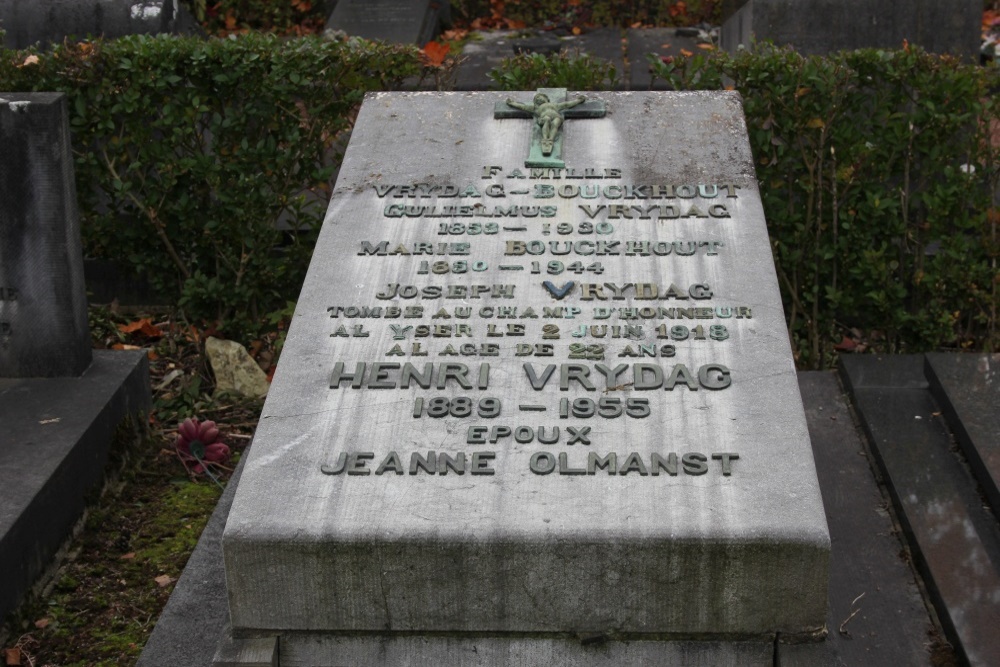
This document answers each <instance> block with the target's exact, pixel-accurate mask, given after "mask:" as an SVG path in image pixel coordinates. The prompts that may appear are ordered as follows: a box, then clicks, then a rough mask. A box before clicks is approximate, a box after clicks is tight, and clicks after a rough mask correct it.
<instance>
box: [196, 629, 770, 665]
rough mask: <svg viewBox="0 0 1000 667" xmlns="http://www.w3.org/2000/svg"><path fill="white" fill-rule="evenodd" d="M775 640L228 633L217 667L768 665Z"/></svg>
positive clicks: (596, 636) (597, 636)
mask: <svg viewBox="0 0 1000 667" xmlns="http://www.w3.org/2000/svg"><path fill="white" fill-rule="evenodd" d="M773 664H774V641H773V640H770V641H768V640H763V639H759V640H756V641H730V642H721V641H716V642H710V641H654V640H621V639H611V640H609V639H607V638H606V637H602V636H600V635H595V636H593V637H583V638H579V637H572V636H570V637H502V636H493V637H488V636H487V637H459V636H427V635H420V636H412V635H410V636H408V635H395V636H389V635H364V636H350V635H348V636H332V635H315V636H310V635H308V634H287V635H282V636H281V638H280V640H279V639H278V638H276V637H272V638H269V639H264V638H258V639H242V640H240V639H237V640H233V639H232V638H231V637H228V636H227V637H226V638H225V639H224V640H223V643H222V645H221V646H220V648H219V651H218V653H217V654H216V660H215V662H214V663H213V666H214V667H272V666H273V667H285V666H286V665H315V666H316V667H333V666H334V665H380V666H381V665H384V666H386V667H389V666H399V667H402V666H403V665H455V666H461V667H465V666H466V665H468V666H469V667H472V665H475V666H476V667H508V666H510V665H525V666H527V665H573V666H574V667H610V666H611V665H664V666H666V665H672V666H679V667H771V666H772V665H773Z"/></svg>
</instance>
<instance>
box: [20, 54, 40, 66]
mask: <svg viewBox="0 0 1000 667" xmlns="http://www.w3.org/2000/svg"><path fill="white" fill-rule="evenodd" d="M37 64H38V56H36V55H30V56H28V57H27V58H25V59H24V62H23V63H21V67H24V66H25V65H37Z"/></svg>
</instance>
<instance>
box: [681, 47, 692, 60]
mask: <svg viewBox="0 0 1000 667" xmlns="http://www.w3.org/2000/svg"><path fill="white" fill-rule="evenodd" d="M681 55H682V56H684V57H685V58H690V57H691V56H693V55H694V51H688V50H687V49H681Z"/></svg>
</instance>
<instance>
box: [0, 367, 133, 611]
mask: <svg viewBox="0 0 1000 667" xmlns="http://www.w3.org/2000/svg"><path fill="white" fill-rule="evenodd" d="M149 408H150V392H149V364H148V362H147V360H146V353H145V352H144V351H135V352H133V351H114V352H112V351H95V352H94V359H93V363H91V365H90V367H89V368H88V369H87V370H86V371H85V372H84V373H83V375H82V376H80V377H62V378H27V379H10V378H0V573H2V575H0V619H2V618H4V617H5V616H6V615H7V614H8V613H9V612H10V611H11V610H13V609H14V608H15V607H16V606H17V604H18V602H19V601H20V600H21V598H22V597H23V596H24V594H25V593H26V592H27V591H28V590H29V589H30V587H31V585H32V583H33V582H34V581H35V580H36V579H37V578H38V576H39V575H40V574H42V573H43V572H44V570H45V568H46V567H47V566H48V564H49V562H50V560H51V559H52V557H53V556H54V555H55V553H56V552H57V550H58V549H59V547H60V545H61V544H62V543H63V542H64V541H65V540H66V538H67V537H68V536H69V534H70V532H71V531H72V529H73V525H74V524H75V523H76V522H77V520H78V519H79V518H80V515H81V513H82V512H83V509H84V505H85V501H86V499H87V498H88V496H89V495H90V494H92V493H94V492H96V491H98V490H99V489H100V485H101V482H102V480H103V477H104V469H105V464H106V463H107V461H108V454H109V451H110V449H111V446H112V444H113V442H114V440H115V438H116V437H132V434H131V433H119V432H118V429H119V427H122V426H123V425H124V424H126V423H127V420H128V418H129V417H131V418H132V420H133V422H132V423H133V425H134V426H135V427H139V426H141V423H142V422H141V420H142V419H143V418H144V416H143V415H144V414H145V413H148V411H149Z"/></svg>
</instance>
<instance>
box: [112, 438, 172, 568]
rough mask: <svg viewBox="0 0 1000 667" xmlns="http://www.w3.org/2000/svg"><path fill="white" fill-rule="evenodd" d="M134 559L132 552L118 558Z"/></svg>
mask: <svg viewBox="0 0 1000 667" xmlns="http://www.w3.org/2000/svg"><path fill="white" fill-rule="evenodd" d="M171 453H172V452H171ZM133 558H135V552H134V551H130V552H128V553H127V554H122V555H121V556H119V557H118V559H119V560H132V559H133Z"/></svg>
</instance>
